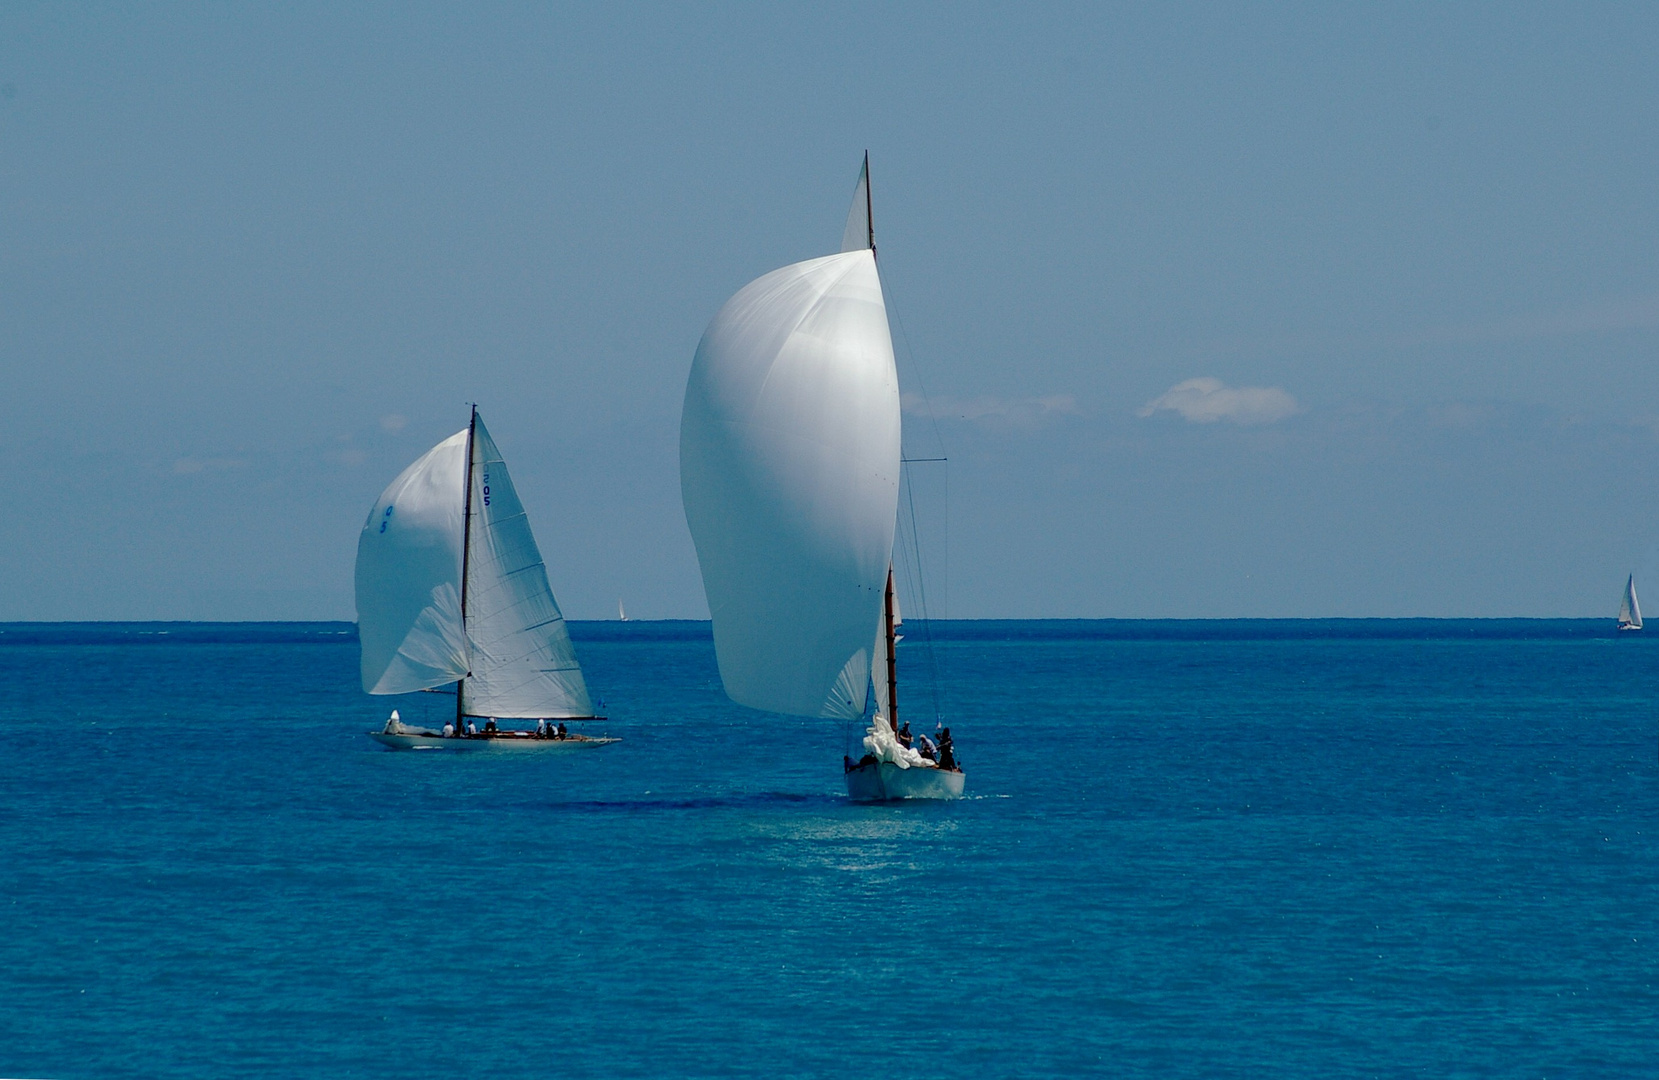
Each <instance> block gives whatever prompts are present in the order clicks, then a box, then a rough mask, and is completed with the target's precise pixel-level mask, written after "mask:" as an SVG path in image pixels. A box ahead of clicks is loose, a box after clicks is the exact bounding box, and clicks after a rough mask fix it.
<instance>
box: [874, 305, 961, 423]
mask: <svg viewBox="0 0 1659 1080" xmlns="http://www.w3.org/2000/svg"><path fill="white" fill-rule="evenodd" d="M881 291H882V295H883V297H884V298H885V297H886V296H887V295H888V294H890V293H891V292H892V291H893V290H892V289H890V288H888V282H887V279H886V275H883V276H882V282H881ZM882 306H883V307H885V308H886V309H887V310H888V311H889V312H890V313H891V314H892V316H893V319H894V321H896V322H897V323H898V324H899V338H900V339H901V340H902V341H903V342H904V353H905V356H906V357H907V358H908V359H909V361H910V373H911V374H912V375H914V376H915V377H916V389H918V390H920V391H921V394H922V404H923V405H925V406H926V407H927V422H928V425H929V426H930V427H932V428H933V444H934V445H935V446H937V447H939V452H940V453H941V454H943V453H944V452H945V438H944V436H943V435H941V434H939V417H938V416H937V415H935V413H934V409H933V399H932V398H931V397H930V396H928V392H927V381H926V380H925V379H923V378H922V365H921V363H920V362H919V361H917V359H916V350H915V349H914V348H912V347H911V345H910V331H908V330H906V329H905V328H904V316H902V315H900V314H899V312H898V308H897V306H896V305H893V304H886V303H884V304H883V305H882Z"/></svg>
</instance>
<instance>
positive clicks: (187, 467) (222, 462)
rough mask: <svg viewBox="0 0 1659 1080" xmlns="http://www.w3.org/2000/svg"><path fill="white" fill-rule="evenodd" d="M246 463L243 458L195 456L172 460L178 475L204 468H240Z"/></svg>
mask: <svg viewBox="0 0 1659 1080" xmlns="http://www.w3.org/2000/svg"><path fill="white" fill-rule="evenodd" d="M245 465H247V461H246V459H244V458H222V457H220V458H195V457H181V458H179V459H178V460H176V461H174V462H173V472H175V473H176V474H178V475H180V476H187V475H189V474H191V473H199V472H203V471H206V470H215V471H217V470H220V469H240V468H242V467H243V466H245Z"/></svg>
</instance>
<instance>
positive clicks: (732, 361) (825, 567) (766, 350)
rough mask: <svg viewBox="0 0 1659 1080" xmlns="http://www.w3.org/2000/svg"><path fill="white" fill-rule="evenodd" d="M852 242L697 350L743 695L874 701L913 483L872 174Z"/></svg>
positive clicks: (708, 467) (713, 599)
mask: <svg viewBox="0 0 1659 1080" xmlns="http://www.w3.org/2000/svg"><path fill="white" fill-rule="evenodd" d="M858 190H859V195H858V197H856V198H855V199H854V206H853V212H852V214H851V215H849V218H848V222H847V229H846V238H845V239H844V241H843V247H844V248H846V249H847V250H843V251H842V252H841V253H840V254H836V255H827V256H824V257H822V258H817V259H808V260H807V261H805V262H799V263H795V264H793V265H790V266H785V267H783V268H782V269H780V270H774V271H772V272H771V273H769V274H767V275H765V276H764V277H761V278H759V279H757V280H755V281H753V282H750V283H749V284H748V285H746V286H744V287H743V288H742V289H740V290H738V292H737V294H736V295H734V296H733V297H732V298H731V299H730V300H728V301H727V302H726V304H725V306H724V307H722V308H721V309H720V311H719V312H718V313H717V314H716V315H715V316H714V320H713V321H712V322H710V323H709V326H708V329H707V330H706V331H705V332H704V334H703V339H702V342H701V343H700V344H699V345H698V347H697V354H696V357H695V359H694V360H693V361H692V367H691V377H690V380H689V382H688V384H687V386H686V397H685V408H684V412H683V414H682V416H681V421H680V490H681V495H682V497H683V499H684V502H685V512H686V522H687V524H688V525H689V526H690V529H691V535H692V539H693V541H694V542H695V544H696V547H697V559H698V563H699V565H700V566H701V568H702V572H703V587H704V592H705V594H706V596H707V597H708V603H709V612H710V615H711V616H712V618H713V620H714V645H715V653H716V656H717V658H718V660H719V665H720V677H721V680H722V681H723V682H724V683H725V687H726V693H727V694H728V695H729V696H730V697H731V698H732V700H734V701H736V702H738V703H739V704H742V705H748V706H751V707H753V708H756V709H766V710H770V711H772V712H781V713H790V714H794V715H799V716H833V717H845V718H849V719H851V718H857V717H859V716H861V715H862V714H863V712H864V707H865V702H866V699H867V696H868V693H869V686H870V681H871V673H872V669H873V665H875V664H876V663H877V662H878V661H877V655H876V652H877V650H876V643H877V641H878V640H879V639H880V633H881V629H882V618H883V593H884V589H885V586H886V582H887V571H888V564H889V561H890V559H891V557H892V551H893V532H894V524H895V521H896V519H897V513H898V490H899V468H900V464H899V457H900V450H899V435H900V420H899V386H898V374H897V371H896V368H895V366H894V361H893V341H892V337H891V336H890V333H889V331H888V326H887V308H886V303H885V301H884V300H883V297H882V291H881V278H880V276H879V274H878V273H877V271H876V261H875V251H874V248H873V247H872V245H871V242H870V236H871V232H870V225H869V196H868V190H869V189H868V172H867V171H866V172H864V173H861V175H860V177H859V189H858Z"/></svg>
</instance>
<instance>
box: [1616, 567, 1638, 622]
mask: <svg viewBox="0 0 1659 1080" xmlns="http://www.w3.org/2000/svg"><path fill="white" fill-rule="evenodd" d="M1619 628H1620V629H1621V630H1640V629H1641V628H1642V605H1641V604H1640V603H1638V602H1637V601H1636V575H1635V574H1632V575H1630V577H1629V578H1627V579H1626V580H1625V583H1624V597H1623V598H1622V599H1621V600H1620V601H1619Z"/></svg>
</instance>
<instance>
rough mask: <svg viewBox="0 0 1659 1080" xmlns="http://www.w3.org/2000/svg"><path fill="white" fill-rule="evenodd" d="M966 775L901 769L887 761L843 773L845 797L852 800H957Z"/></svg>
mask: <svg viewBox="0 0 1659 1080" xmlns="http://www.w3.org/2000/svg"><path fill="white" fill-rule="evenodd" d="M966 783H967V776H966V775H964V774H963V773H960V772H954V771H946V770H944V769H930V768H909V769H901V768H899V767H898V766H897V765H894V764H893V763H891V762H887V761H883V762H880V763H879V764H874V765H864V766H861V767H859V768H856V769H850V770H848V772H847V798H849V799H851V800H852V801H854V802H888V801H891V800H895V799H960V798H961V797H962V789H963V787H964V786H965V785H966Z"/></svg>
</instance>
